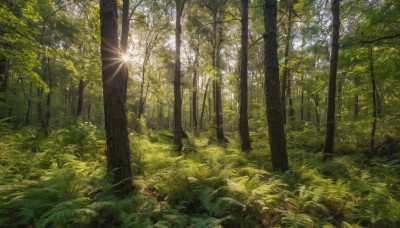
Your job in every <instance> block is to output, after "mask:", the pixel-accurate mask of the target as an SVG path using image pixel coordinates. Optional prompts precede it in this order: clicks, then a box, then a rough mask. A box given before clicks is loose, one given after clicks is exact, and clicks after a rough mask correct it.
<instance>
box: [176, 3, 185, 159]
mask: <svg viewBox="0 0 400 228" xmlns="http://www.w3.org/2000/svg"><path fill="white" fill-rule="evenodd" d="M185 2H186V0H175V3H176V24H175V26H176V30H175V45H176V46H175V78H174V146H175V150H177V151H179V152H181V150H182V133H183V129H182V96H181V16H182V11H183V7H184V6H185Z"/></svg>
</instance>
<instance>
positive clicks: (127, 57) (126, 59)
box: [121, 55, 130, 62]
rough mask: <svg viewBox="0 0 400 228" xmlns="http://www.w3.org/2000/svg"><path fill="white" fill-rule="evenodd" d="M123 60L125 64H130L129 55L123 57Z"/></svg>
mask: <svg viewBox="0 0 400 228" xmlns="http://www.w3.org/2000/svg"><path fill="white" fill-rule="evenodd" d="M121 59H122V61H124V62H129V60H130V58H129V55H123V56H122V58H121Z"/></svg>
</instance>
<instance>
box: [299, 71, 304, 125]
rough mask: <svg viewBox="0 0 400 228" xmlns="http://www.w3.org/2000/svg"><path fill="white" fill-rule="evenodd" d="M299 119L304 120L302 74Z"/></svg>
mask: <svg viewBox="0 0 400 228" xmlns="http://www.w3.org/2000/svg"><path fill="white" fill-rule="evenodd" d="M300 114H301V120H304V74H302V75H301V106H300Z"/></svg>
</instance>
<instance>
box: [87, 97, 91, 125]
mask: <svg viewBox="0 0 400 228" xmlns="http://www.w3.org/2000/svg"><path fill="white" fill-rule="evenodd" d="M90 109H91V107H90V100H89V101H88V112H87V120H88V122H90V111H91V110H90Z"/></svg>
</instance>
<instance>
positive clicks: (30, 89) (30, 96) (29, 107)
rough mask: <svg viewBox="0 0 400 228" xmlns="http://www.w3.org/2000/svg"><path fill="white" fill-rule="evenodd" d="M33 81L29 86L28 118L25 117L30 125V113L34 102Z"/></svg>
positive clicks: (26, 122)
mask: <svg viewBox="0 0 400 228" xmlns="http://www.w3.org/2000/svg"><path fill="white" fill-rule="evenodd" d="M32 84H33V83H32V82H31V85H30V87H29V98H28V109H27V110H26V118H25V124H26V125H28V124H30V123H31V121H30V114H31V104H32Z"/></svg>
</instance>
